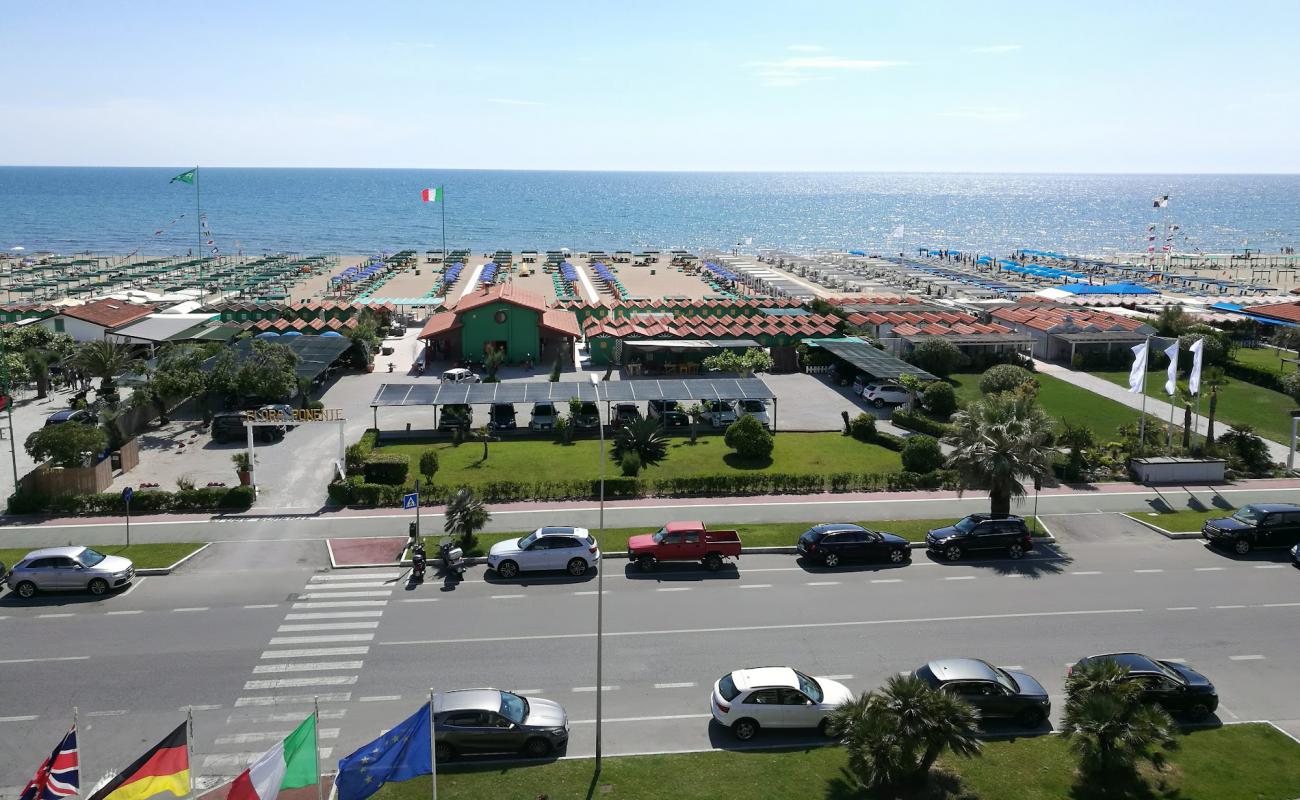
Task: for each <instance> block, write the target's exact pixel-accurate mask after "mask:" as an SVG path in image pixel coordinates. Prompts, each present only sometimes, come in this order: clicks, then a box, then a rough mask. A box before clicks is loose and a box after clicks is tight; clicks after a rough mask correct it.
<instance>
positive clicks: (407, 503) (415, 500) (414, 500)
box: [402, 492, 420, 508]
mask: <svg viewBox="0 0 1300 800" xmlns="http://www.w3.org/2000/svg"><path fill="white" fill-rule="evenodd" d="M418 505H420V495H418V494H416V493H415V492H411V493H410V494H404V495H402V508H415V507H416V506H418Z"/></svg>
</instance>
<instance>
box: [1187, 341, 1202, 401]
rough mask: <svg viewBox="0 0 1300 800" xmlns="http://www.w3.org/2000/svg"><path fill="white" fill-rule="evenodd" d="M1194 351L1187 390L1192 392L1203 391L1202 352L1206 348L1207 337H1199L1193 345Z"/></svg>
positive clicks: (1198, 392)
mask: <svg viewBox="0 0 1300 800" xmlns="http://www.w3.org/2000/svg"><path fill="white" fill-rule="evenodd" d="M1190 349H1191V351H1192V374H1191V375H1188V376H1187V391H1189V392H1191V393H1192V394H1200V393H1201V354H1202V353H1203V352H1204V350H1205V338H1204V337H1202V338H1200V339H1197V340H1196V342H1195V344H1193V345H1192V346H1191V348H1190Z"/></svg>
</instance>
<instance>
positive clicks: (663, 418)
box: [646, 400, 691, 428]
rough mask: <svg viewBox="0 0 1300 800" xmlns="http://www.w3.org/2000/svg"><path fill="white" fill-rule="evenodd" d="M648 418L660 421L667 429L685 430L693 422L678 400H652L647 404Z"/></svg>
mask: <svg viewBox="0 0 1300 800" xmlns="http://www.w3.org/2000/svg"><path fill="white" fill-rule="evenodd" d="M646 417H648V418H649V419H657V420H659V424H660V425H662V426H663V427H665V428H685V427H686V426H687V425H689V424H690V422H691V421H690V420H689V419H688V418H687V417H686V412H684V411H682V408H681V406H680V405H678V404H677V401H676V400H651V401H650V402H649V403H648V404H647V409H646Z"/></svg>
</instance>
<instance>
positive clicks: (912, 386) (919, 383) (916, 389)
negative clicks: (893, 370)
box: [898, 372, 925, 413]
mask: <svg viewBox="0 0 1300 800" xmlns="http://www.w3.org/2000/svg"><path fill="white" fill-rule="evenodd" d="M898 385H899V386H902V387H903V388H904V389H906V390H907V405H906V406H905V407H904V409H905V410H906V411H907V412H908V413H911V412H912V411H914V410H916V396H917V395H918V394H919V393H920V392H921V389H922V388H924V387H925V381H923V380H921V379H920V378H918V377H916V376H915V375H913V374H911V373H909V372H904V373H903V374H902V375H899V376H898Z"/></svg>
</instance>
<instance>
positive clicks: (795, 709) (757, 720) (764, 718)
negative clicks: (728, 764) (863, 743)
mask: <svg viewBox="0 0 1300 800" xmlns="http://www.w3.org/2000/svg"><path fill="white" fill-rule="evenodd" d="M852 697H853V692H851V691H850V690H849V687H847V686H845V685H844V684H842V683H839V682H837V681H833V680H831V679H830V678H810V677H809V676H807V675H805V674H803V673H802V672H800V671H799V670H797V669H791V668H790V667H755V668H750V669H738V670H736V671H735V672H729V673H727V674H726V675H723V676H722V677H721V678H719V679H718V680H717V682H716V683H714V684H713V697H712V701H711V702H710V703H709V708H710V710H711V711H712V712H713V718H714V719H716V720H717V721H718V723H719V724H721V725H726V726H727V727H728V728H731V733H732V735H734V736H735V737H736V738H737V739H739V740H740V741H742V742H746V741H749V740H750V739H753V738H754V736H755V735H757V734H758V732H759V730H760V729H762V728H816V729H818V730H819V731H821V732H822V733H823V734H825V733H826V717H827V716H828V715H829V714H830V713H831V711H833V710H835V707H836V706H838V705H840V704H841V703H843V702H844V701H846V700H849V699H851V698H852Z"/></svg>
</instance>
